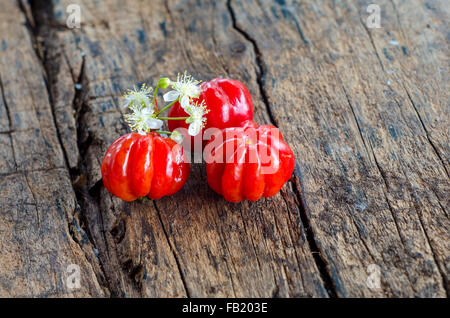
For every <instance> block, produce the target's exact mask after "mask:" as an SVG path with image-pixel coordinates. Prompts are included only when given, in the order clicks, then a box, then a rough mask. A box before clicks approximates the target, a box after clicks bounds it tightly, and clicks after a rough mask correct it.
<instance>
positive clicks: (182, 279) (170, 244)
mask: <svg viewBox="0 0 450 318" xmlns="http://www.w3.org/2000/svg"><path fill="white" fill-rule="evenodd" d="M152 202H153V206H154V207H155V210H156V214H157V215H158V220H159V223H160V224H161V228H162V230H163V233H164V236H165V237H166V240H167V244H169V247H170V250H171V251H172V255H173V258H174V259H175V263H176V264H177V268H178V272H179V273H180V278H181V281H182V282H183V286H184V291H185V292H186V296H187V297H188V298H191V293H190V292H189V289H188V286H187V281H186V277H185V275H184V272H183V269H182V268H181V263H180V260H179V258H178V255H177V252H176V249H175V247H174V246H173V243H172V241H171V240H170V238H169V235H168V233H167V230H166V227H165V225H164V223H163V221H162V219H161V212H160V211H159V208H158V205H157V203H156V201H155V200H152Z"/></svg>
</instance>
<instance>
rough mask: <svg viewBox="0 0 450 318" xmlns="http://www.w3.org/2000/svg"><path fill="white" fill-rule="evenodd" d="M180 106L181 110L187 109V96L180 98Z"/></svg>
mask: <svg viewBox="0 0 450 318" xmlns="http://www.w3.org/2000/svg"><path fill="white" fill-rule="evenodd" d="M180 104H181V107H183V109H187V108H188V107H189V96H187V95H183V97H181V100H180Z"/></svg>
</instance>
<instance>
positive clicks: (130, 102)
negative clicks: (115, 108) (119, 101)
mask: <svg viewBox="0 0 450 318" xmlns="http://www.w3.org/2000/svg"><path fill="white" fill-rule="evenodd" d="M152 90H153V89H152V88H151V87H147V86H146V85H145V84H142V86H141V89H140V90H137V89H136V87H135V88H133V89H132V90H131V89H130V90H128V92H127V93H126V94H125V95H123V98H124V99H125V103H124V104H123V107H131V106H142V107H146V106H149V105H151V103H152V101H151V97H152V95H151V93H152Z"/></svg>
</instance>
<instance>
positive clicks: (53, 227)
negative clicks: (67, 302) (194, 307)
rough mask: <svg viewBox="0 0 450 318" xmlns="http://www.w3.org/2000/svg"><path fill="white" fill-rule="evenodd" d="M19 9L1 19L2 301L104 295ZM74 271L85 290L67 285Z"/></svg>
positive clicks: (10, 7) (7, 9) (5, 7)
mask: <svg viewBox="0 0 450 318" xmlns="http://www.w3.org/2000/svg"><path fill="white" fill-rule="evenodd" d="M19 8H20V7H19V5H18V3H17V2H15V1H3V2H2V11H1V12H0V43H1V44H0V88H1V94H0V143H1V147H0V211H1V215H0V233H1V234H0V237H1V239H0V255H1V257H0V295H1V296H2V297H18V296H22V297H30V296H42V297H67V296H72V297H73V296H103V295H104V291H103V289H102V288H101V287H100V285H99V283H98V278H97V274H99V273H100V268H99V266H98V263H97V266H95V264H96V263H95V261H92V259H89V258H90V257H92V258H94V259H95V255H94V252H93V249H92V246H91V245H89V244H86V246H85V247H84V248H83V249H82V248H81V245H82V244H83V243H82V240H80V241H76V237H77V235H78V237H82V236H86V234H85V233H84V231H83V230H81V229H79V231H78V234H77V235H74V234H73V233H71V229H70V228H71V224H73V225H77V219H76V217H75V213H76V211H77V209H79V207H78V204H77V201H76V198H75V193H74V191H73V188H72V185H71V180H70V175H69V174H68V171H67V169H66V168H65V161H64V155H63V152H62V150H61V146H60V144H59V141H58V135H57V131H56V129H55V125H54V122H53V115H52V110H51V106H50V103H49V98H48V95H47V89H46V83H45V76H44V73H43V70H42V68H41V64H40V62H39V59H38V57H37V56H36V52H35V49H34V48H33V39H32V36H31V35H30V33H29V30H27V27H26V26H25V24H26V19H25V15H24V13H23V12H22V11H21V10H20V9H19ZM78 228H79V227H78ZM89 253H90V254H89ZM71 264H75V265H78V266H79V270H80V275H81V286H80V288H76V289H70V285H67V284H66V282H67V279H68V277H69V275H70V274H71V272H70V271H68V270H70V267H69V266H70V265H71Z"/></svg>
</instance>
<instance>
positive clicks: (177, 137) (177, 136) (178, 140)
mask: <svg viewBox="0 0 450 318" xmlns="http://www.w3.org/2000/svg"><path fill="white" fill-rule="evenodd" d="M170 139H172V140H173V141H175V142H176V143H179V144H181V143H182V142H183V135H182V134H181V133H180V132H179V131H177V130H174V131H172V133H171V134H170Z"/></svg>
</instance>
